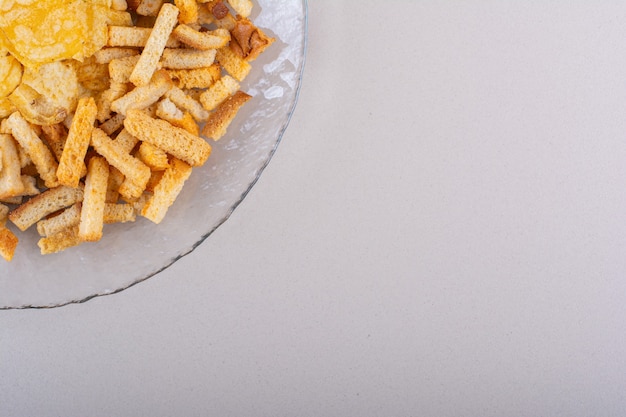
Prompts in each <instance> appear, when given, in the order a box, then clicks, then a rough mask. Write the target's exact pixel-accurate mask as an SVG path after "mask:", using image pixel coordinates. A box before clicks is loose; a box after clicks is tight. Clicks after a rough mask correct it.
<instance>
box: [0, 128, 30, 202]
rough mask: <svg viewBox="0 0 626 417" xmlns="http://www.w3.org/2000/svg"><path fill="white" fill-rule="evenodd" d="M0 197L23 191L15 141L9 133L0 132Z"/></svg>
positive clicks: (13, 195) (3, 197)
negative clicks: (0, 162)
mask: <svg viewBox="0 0 626 417" xmlns="http://www.w3.org/2000/svg"><path fill="white" fill-rule="evenodd" d="M0 160H1V161H2V169H1V170H0V199H5V198H10V197H15V196H19V195H21V194H22V192H23V191H24V183H23V182H22V179H21V172H22V167H21V166H20V158H19V155H18V152H17V146H16V143H15V142H14V141H13V138H12V137H11V135H5V134H0Z"/></svg>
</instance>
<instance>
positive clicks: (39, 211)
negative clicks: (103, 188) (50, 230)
mask: <svg viewBox="0 0 626 417" xmlns="http://www.w3.org/2000/svg"><path fill="white" fill-rule="evenodd" d="M82 199H83V189H82V187H78V188H72V187H67V186H65V185H60V186H58V187H55V188H50V189H48V190H46V191H44V192H43V193H41V194H39V195H37V196H35V197H33V198H31V199H30V200H28V201H27V202H26V203H24V204H22V205H21V206H19V207H17V208H16V209H15V210H13V211H12V212H11V213H10V214H9V220H11V222H13V224H15V225H16V226H17V227H18V228H19V229H20V230H21V231H25V230H26V229H28V228H29V227H30V226H32V225H33V224H35V223H37V222H38V221H39V220H41V219H43V218H44V217H45V216H47V215H49V214H52V213H54V212H55V211H58V210H61V209H64V208H66V207H69V206H71V205H72V204H74V203H76V202H77V201H82Z"/></svg>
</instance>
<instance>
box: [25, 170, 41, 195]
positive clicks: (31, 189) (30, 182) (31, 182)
mask: <svg viewBox="0 0 626 417" xmlns="http://www.w3.org/2000/svg"><path fill="white" fill-rule="evenodd" d="M20 178H21V180H22V184H23V185H24V190H23V191H22V192H21V193H20V196H33V195H37V194H41V191H40V190H39V187H37V178H35V177H33V176H31V175H22V176H21V177H20Z"/></svg>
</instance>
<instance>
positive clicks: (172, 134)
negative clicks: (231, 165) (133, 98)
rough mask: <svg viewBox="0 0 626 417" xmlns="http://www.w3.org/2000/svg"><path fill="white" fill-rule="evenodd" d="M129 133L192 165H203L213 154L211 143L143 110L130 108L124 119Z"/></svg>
mask: <svg viewBox="0 0 626 417" xmlns="http://www.w3.org/2000/svg"><path fill="white" fill-rule="evenodd" d="M124 126H125V127H126V130H128V132H129V133H131V134H132V135H133V136H135V137H137V138H139V140H141V141H143V142H148V143H151V144H153V145H155V146H157V147H159V148H161V149H163V150H164V151H165V152H167V153H169V154H170V155H173V156H175V157H177V158H179V159H182V160H183V161H185V162H187V163H188V164H190V165H192V166H199V165H202V164H203V163H204V162H205V161H206V160H207V158H208V157H209V155H210V154H211V145H209V144H208V143H207V142H206V141H205V140H204V139H202V138H200V137H198V136H195V135H192V134H191V133H189V132H187V131H186V130H183V129H181V128H178V127H174V126H172V125H171V124H170V123H168V122H166V121H165V120H159V119H154V118H152V117H150V116H148V115H146V114H144V113H143V112H141V110H129V111H128V114H127V115H126V120H124Z"/></svg>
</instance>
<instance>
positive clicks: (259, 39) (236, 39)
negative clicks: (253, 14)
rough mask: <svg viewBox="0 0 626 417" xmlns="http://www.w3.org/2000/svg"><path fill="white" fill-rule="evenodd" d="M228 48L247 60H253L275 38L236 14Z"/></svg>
mask: <svg viewBox="0 0 626 417" xmlns="http://www.w3.org/2000/svg"><path fill="white" fill-rule="evenodd" d="M230 34H231V36H232V41H231V43H230V45H229V46H230V48H231V49H232V50H233V51H234V52H236V53H237V55H239V56H240V57H242V58H244V59H245V60H247V61H254V60H255V59H256V58H257V57H258V56H259V55H260V54H261V53H262V52H263V51H265V50H266V49H267V48H268V47H269V46H270V45H271V44H272V43H274V41H275V39H274V38H270V37H269V36H267V35H266V34H265V33H263V31H262V30H261V29H259V28H258V27H256V26H255V25H254V24H253V23H252V22H251V21H250V20H248V19H246V18H245V17H241V16H237V23H236V24H235V27H234V28H233V29H232V30H231V31H230Z"/></svg>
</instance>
